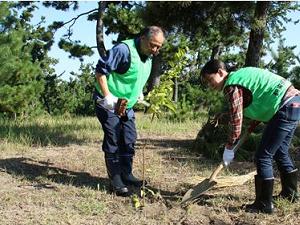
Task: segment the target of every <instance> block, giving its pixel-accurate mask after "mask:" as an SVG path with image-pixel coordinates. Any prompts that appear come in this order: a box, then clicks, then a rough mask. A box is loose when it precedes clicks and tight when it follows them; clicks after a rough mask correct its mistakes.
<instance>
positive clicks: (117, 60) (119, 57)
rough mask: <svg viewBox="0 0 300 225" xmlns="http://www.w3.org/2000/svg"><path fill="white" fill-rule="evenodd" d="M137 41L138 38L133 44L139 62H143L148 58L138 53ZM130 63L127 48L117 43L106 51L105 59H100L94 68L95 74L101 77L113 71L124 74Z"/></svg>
mask: <svg viewBox="0 0 300 225" xmlns="http://www.w3.org/2000/svg"><path fill="white" fill-rule="evenodd" d="M139 41H140V40H139V39H138V38H137V39H135V44H136V46H137V50H138V53H139V55H140V57H141V60H142V61H145V60H147V58H148V57H147V56H144V55H142V54H141V53H140V50H139V47H138V46H139ZM130 63H131V61H130V51H129V48H128V46H127V45H126V44H124V43H119V44H117V45H115V46H114V47H113V48H112V49H110V50H109V51H108V53H107V55H106V57H104V58H102V57H100V59H99V61H98V63H97V66H96V72H97V73H100V74H103V75H108V74H110V73H111V72H112V71H115V72H117V73H119V74H124V73H126V72H127V70H128V69H129V67H130Z"/></svg>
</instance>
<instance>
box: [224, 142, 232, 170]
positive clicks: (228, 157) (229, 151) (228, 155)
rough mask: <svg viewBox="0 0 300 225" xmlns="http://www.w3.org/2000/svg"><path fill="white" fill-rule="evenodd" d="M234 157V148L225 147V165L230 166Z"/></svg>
mask: <svg viewBox="0 0 300 225" xmlns="http://www.w3.org/2000/svg"><path fill="white" fill-rule="evenodd" d="M233 158H234V150H233V149H228V148H226V147H225V149H224V152H223V162H224V165H225V166H228V165H229V164H230V163H231V161H232V160H233Z"/></svg>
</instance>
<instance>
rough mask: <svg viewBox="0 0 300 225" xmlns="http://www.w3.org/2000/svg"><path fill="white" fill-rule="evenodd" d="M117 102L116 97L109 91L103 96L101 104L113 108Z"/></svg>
mask: <svg viewBox="0 0 300 225" xmlns="http://www.w3.org/2000/svg"><path fill="white" fill-rule="evenodd" d="M117 102H118V98H117V97H116V96H114V95H112V94H111V93H109V94H108V95H106V96H105V97H104V98H103V104H102V106H103V107H104V108H106V109H108V110H114V109H115V106H116V104H117Z"/></svg>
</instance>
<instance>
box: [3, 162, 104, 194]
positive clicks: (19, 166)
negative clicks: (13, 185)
mask: <svg viewBox="0 0 300 225" xmlns="http://www.w3.org/2000/svg"><path fill="white" fill-rule="evenodd" d="M0 170H1V171H3V172H6V173H9V174H11V175H13V176H20V177H25V178H26V179H27V180H29V181H32V182H36V183H37V184H34V185H33V186H34V187H37V188H43V187H45V188H46V187H49V186H48V184H47V180H49V181H52V182H55V183H58V184H64V185H72V186H75V187H89V188H91V189H95V190H98V189H99V190H102V191H104V190H108V189H109V188H108V187H109V180H108V179H107V178H102V177H94V176H92V175H90V174H89V173H86V172H74V171H70V170H66V169H61V168H58V167H54V166H51V163H48V162H44V161H35V160H32V159H30V158H8V159H1V160H0Z"/></svg>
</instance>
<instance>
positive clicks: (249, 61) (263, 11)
mask: <svg viewBox="0 0 300 225" xmlns="http://www.w3.org/2000/svg"><path fill="white" fill-rule="evenodd" d="M269 6H270V2H268V1H258V2H256V8H255V14H254V18H253V22H252V25H251V32H250V38H249V45H248V50H247V54H246V60H245V66H254V67H258V65H259V60H260V58H261V51H262V47H263V40H264V33H265V30H266V26H267V12H268V9H269Z"/></svg>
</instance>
